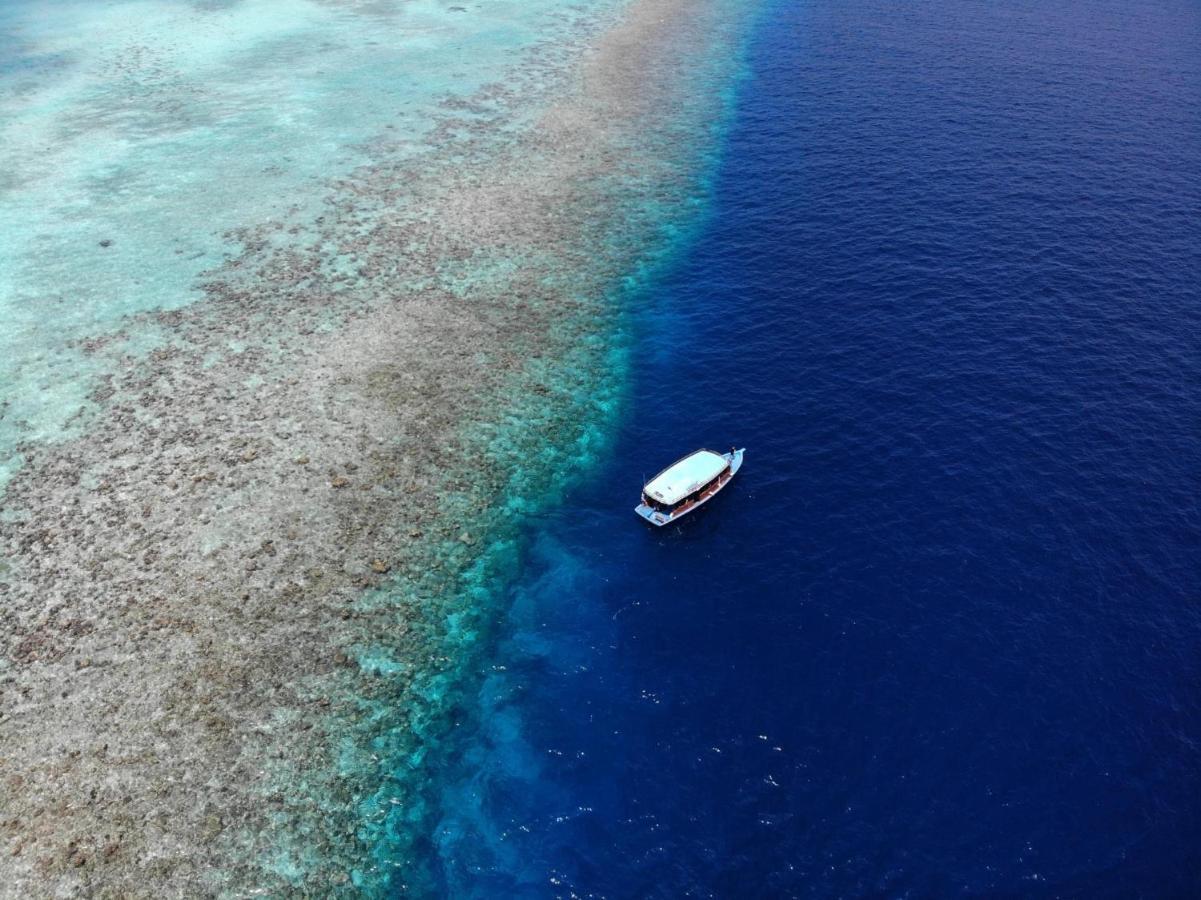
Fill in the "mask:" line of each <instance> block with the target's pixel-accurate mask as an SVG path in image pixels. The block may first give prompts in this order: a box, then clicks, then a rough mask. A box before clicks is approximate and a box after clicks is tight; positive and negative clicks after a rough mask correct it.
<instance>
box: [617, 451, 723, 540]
mask: <svg viewBox="0 0 1201 900" xmlns="http://www.w3.org/2000/svg"><path fill="white" fill-rule="evenodd" d="M744 453H746V448H745V447H744V448H743V449H741V450H731V451H730V452H729V453H718V452H716V451H715V450H697V451H695V452H693V453H689V454H688V455H687V456H685V457H684V458H683V459H678V460H676V461H675V462H673V463H672V464H671V465H670V466H668V467H667V468H666V469H664V470H663V471H662V472H660V473H659V474H658V475H656V476H655V477H654V478H652V479H651V480H650V481H648V482H647V483H646V485H645V486H644V487H643V488H642V502H641V503H639V504H638V505H637V506H635V507H634V512H636V513H638V515H640V516H642V518H644V519H646V521H648V522H650V523H651V524H652V525H656V526H663V525H666V524H668V523H669V522H675V521H678V520H679V519H681V518H682V517H684V516H686V515H688V513H690V512H692V511H693V510H694V509H697V508H698V507H700V506H701V505H703V504H705V503H708V502H709V501H710V500H712V499H713V497H714V496H716V494H717V492H718V491H720V490H721V489H722V488H724V487H725V486H726V485H727V484H729V483H730V479H731V478H733V477H734V475H735V474H737V472H738V470H739V469H740V468H741V467H742V455H743V454H744Z"/></svg>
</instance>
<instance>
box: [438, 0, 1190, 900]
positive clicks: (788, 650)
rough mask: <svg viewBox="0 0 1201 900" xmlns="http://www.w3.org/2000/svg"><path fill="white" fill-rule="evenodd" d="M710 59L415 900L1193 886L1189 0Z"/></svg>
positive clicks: (1027, 4) (843, 4)
mask: <svg viewBox="0 0 1201 900" xmlns="http://www.w3.org/2000/svg"><path fill="white" fill-rule="evenodd" d="M747 67H748V73H747V77H746V79H745V81H744V82H743V83H742V85H741V88H740V94H739V100H738V103H737V109H736V112H735V118H734V120H733V122H732V124H731V127H730V130H729V132H728V134H727V135H726V137H725V146H724V149H723V154H722V161H721V163H720V166H719V168H718V170H717V172H716V174H715V177H714V183H713V196H712V203H711V206H710V209H709V213H708V215H707V218H706V219H705V222H704V224H703V227H702V229H701V232H700V233H699V235H698V236H696V237H695V239H694V240H692V241H691V243H690V244H689V245H688V246H687V247H684V248H682V249H681V253H680V255H679V257H678V259H677V260H676V262H675V264H674V265H673V266H672V267H671V269H670V271H669V272H667V273H666V274H665V275H664V276H663V277H662V278H661V279H660V280H659V281H658V282H657V283H656V284H655V285H654V286H653V289H652V290H650V291H648V296H647V297H646V299H645V302H644V305H643V306H642V307H640V309H639V310H638V311H637V312H636V313H635V315H634V317H633V326H632V332H633V334H634V337H633V341H634V348H633V349H634V357H635V360H636V362H635V365H634V372H633V381H632V384H631V386H630V395H629V398H628V402H627V404H626V412H625V414H624V417H623V418H622V420H621V421H620V423H619V424H618V433H617V435H616V437H615V439H614V447H613V453H612V455H611V458H610V459H609V460H608V461H607V462H606V463H605V464H604V465H602V466H601V467H600V468H599V469H598V470H596V471H595V472H593V473H591V477H590V479H589V480H588V482H587V484H586V485H585V486H583V487H582V488H580V489H579V490H578V491H577V492H576V493H575V494H573V495H572V496H571V497H570V498H568V501H567V502H566V503H565V504H564V505H563V506H562V507H561V508H560V509H558V510H557V511H556V512H555V513H554V514H552V515H550V516H548V517H547V518H545V519H543V520H542V521H540V522H539V523H537V528H536V530H535V532H534V533H533V534H532V535H531V546H532V550H531V552H530V554H529V558H528V559H527V562H526V566H525V573H524V576H523V577H522V579H521V580H520V581H519V582H518V583H517V584H516V585H515V587H514V589H513V592H512V595H511V608H510V610H509V613H508V616H507V618H506V620H505V622H504V625H503V629H502V633H501V636H500V638H499V642H498V646H497V647H496V651H495V666H494V667H493V668H492V670H491V671H490V672H489V673H488V674H487V677H486V679H485V681H484V684H483V687H482V691H481V694H480V697H479V709H478V710H474V711H472V713H471V715H470V716H467V717H466V718H469V719H470V720H471V721H472V722H474V723H475V724H474V725H472V726H471V729H472V735H471V736H470V737H469V738H467V739H465V740H464V747H463V752H462V754H461V756H460V757H458V758H457V759H456V760H455V762H454V765H453V766H452V768H453V771H448V772H446V773H444V775H445V785H444V789H443V792H442V794H443V796H442V804H443V806H444V808H445V814H444V817H443V819H442V822H441V826H440V829H439V832H438V836H437V846H436V847H432V848H431V852H432V853H437V854H440V857H441V860H442V869H443V873H444V877H445V885H444V888H445V891H446V892H447V893H449V894H452V895H455V896H486V897H513V896H531V897H540V896H552V895H560V896H586V897H600V896H604V897H615V898H616V897H672V898H674V897H684V896H696V897H786V896H802V897H811V896H812V897H835V896H838V897H863V896H872V897H875V896H889V897H899V896H910V897H937V896H948V895H957V896H1034V897H1139V896H1142V897H1198V896H1201V590H1199V589H1198V581H1199V576H1201V507H1199V503H1201V500H1199V498H1201V6H1199V5H1198V4H1197V3H1195V2H1191V0H1187V2H1186V0H1157V2H1152V0H1121V2H1117V0H1098V2H1087V3H1086V2H1082V0H1016V2H1006V3H993V2H983V0H954V2H952V0H917V2H913V3H893V2H885V0H804V2H799V0H797V2H782V0H778V2H769V3H768V4H767V8H766V10H765V13H764V15H763V18H762V19H761V21H760V23H759V25H758V27H757V31H756V33H755V35H754V37H753V40H752V43H751V46H750V52H749V56H748V60H747ZM733 444H737V445H739V446H746V447H747V448H748V449H747V457H746V464H745V466H744V467H743V470H742V473H741V474H740V475H739V476H738V477H737V478H736V479H735V481H734V483H733V485H732V486H731V487H730V488H729V489H727V490H726V491H725V492H724V493H723V494H722V495H721V496H720V497H719V498H717V499H716V500H714V501H713V502H712V503H711V504H709V506H708V507H706V508H705V509H704V510H702V511H701V512H699V513H698V514H696V515H695V516H694V517H692V518H691V519H690V520H688V521H686V522H685V523H684V524H683V525H681V526H680V527H673V528H671V529H665V530H663V531H658V532H656V531H654V530H652V529H650V528H649V527H647V526H646V525H644V524H643V523H642V522H641V521H640V520H638V519H637V518H636V517H635V516H634V514H633V512H632V507H633V506H634V504H635V502H636V501H637V498H638V491H639V487H640V485H641V482H642V480H643V478H644V476H647V475H651V474H653V473H654V472H655V471H657V470H658V469H659V468H661V467H662V466H663V465H665V464H666V463H667V462H670V461H671V460H673V459H675V458H676V457H677V456H679V455H681V454H682V453H684V452H686V451H689V450H692V449H694V448H695V447H698V446H710V447H713V448H715V449H718V450H725V449H728V448H729V447H730V446H731V445H733Z"/></svg>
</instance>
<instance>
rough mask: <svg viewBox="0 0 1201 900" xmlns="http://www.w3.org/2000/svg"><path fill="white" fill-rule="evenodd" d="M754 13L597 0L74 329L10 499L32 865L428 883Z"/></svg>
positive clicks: (9, 548) (172, 892)
mask: <svg viewBox="0 0 1201 900" xmlns="http://www.w3.org/2000/svg"><path fill="white" fill-rule="evenodd" d="M384 6H387V4H384ZM375 12H377V10H368V11H366V12H363V11H362V10H358V9H357V7H356V9H355V14H364V15H366V14H375ZM745 16H746V9H745V5H744V4H741V3H734V2H717V0H713V2H700V3H697V2H692V3H684V2H682V0H633V2H630V3H628V4H624V5H613V6H607V7H598V8H596V9H594V10H591V11H586V10H582V9H575V8H573V9H571V10H569V11H568V12H567V13H565V14H564V17H561V18H560V19H559V20H557V21H558V27H556V28H555V29H554V30H553V31H551V32H548V36H547V38H546V39H545V40H535V41H532V42H529V44H528V46H525V47H523V48H522V50H521V52H520V53H516V54H514V60H513V61H512V62H511V63H510V64H508V66H507V68H506V69H505V70H504V73H503V78H500V79H499V80H497V81H493V82H489V83H487V84H483V85H480V86H478V87H477V88H475V89H473V90H472V91H471V92H470V93H469V94H466V95H447V96H444V97H443V98H442V99H441V100H440V101H439V102H438V103H437V104H436V110H435V112H433V113H431V115H430V117H429V127H428V128H426V129H424V130H422V132H421V133H420V135H419V136H417V137H414V135H412V134H408V133H406V134H404V135H403V136H401V135H397V134H394V133H393V132H394V131H396V130H397V129H394V128H389V127H388V126H387V125H383V126H381V128H380V129H379V131H378V133H377V134H376V135H375V136H374V137H373V138H372V139H371V140H369V141H366V142H363V143H362V144H361V145H359V146H357V147H356V150H355V153H356V164H355V165H353V166H352V167H351V168H349V170H348V171H346V172H345V173H343V174H340V175H338V176H336V177H330V178H327V179H325V180H324V181H322V182H321V183H320V194H319V196H318V197H316V198H314V197H312V196H308V195H306V196H303V197H298V198H296V201H295V202H293V203H290V204H289V205H288V207H287V208H285V209H282V210H281V211H280V214H279V215H277V216H274V217H272V218H270V219H267V220H263V221H257V222H251V223H240V224H239V225H237V226H236V227H233V228H230V229H227V230H225V232H224V233H223V235H222V238H221V240H222V242H223V245H224V246H227V247H236V252H233V253H230V254H228V258H227V259H226V260H225V261H224V262H222V263H221V264H219V265H217V266H215V267H212V268H210V269H209V270H208V271H207V272H205V274H204V275H203V277H202V278H201V279H200V281H199V283H198V288H197V291H198V296H197V297H195V298H193V299H192V300H191V302H187V303H184V304H177V303H173V302H168V301H167V300H164V302H163V303H161V304H160V305H159V306H157V307H154V306H148V308H144V309H139V310H132V311H129V312H127V313H124V314H122V315H121V316H119V317H116V318H115V319H113V320H112V321H111V322H108V321H106V322H105V323H104V326H103V327H93V328H92V329H90V330H87V329H84V330H82V331H81V332H80V333H79V334H76V335H73V336H72V338H71V341H70V342H69V347H68V348H67V349H68V350H69V351H70V353H72V354H74V355H75V357H77V359H78V363H77V366H78V369H79V371H80V372H83V373H85V376H81V381H86V384H87V395H86V398H85V403H84V404H83V405H82V406H81V407H80V409H79V411H78V413H76V414H74V415H73V416H72V419H71V423H70V427H69V428H64V429H63V430H62V431H61V432H58V433H55V434H53V435H50V434H47V433H45V430H44V429H43V430H41V431H36V433H35V430H30V431H29V432H28V433H26V434H25V436H24V438H22V439H21V440H19V441H17V442H16V444H15V447H16V451H17V454H18V456H17V457H16V459H17V462H16V463H14V464H13V465H12V466H11V475H10V477H9V479H8V482H7V485H6V487H5V493H4V497H3V510H4V511H3V516H2V517H0V589H2V591H3V600H2V603H3V622H2V625H0V747H2V749H0V784H3V786H4V791H3V794H2V796H0V834H2V835H3V839H4V849H3V852H2V853H0V893H3V894H4V895H5V896H31V895H50V896H113V897H116V896H121V897H133V896H145V897H165V896H202V895H224V896H250V895H259V894H265V895H271V896H280V895H287V894H298V895H299V894H305V895H311V894H317V895H323V894H329V893H342V892H345V893H347V894H364V893H365V894H368V895H371V894H378V893H382V892H386V891H387V892H402V893H404V892H408V893H423V892H426V891H428V890H429V889H430V886H431V885H432V884H433V883H434V880H435V876H436V873H432V872H430V871H429V860H428V859H426V858H425V855H424V850H425V846H427V845H423V835H424V834H425V833H426V832H427V831H428V829H429V828H430V827H431V823H430V821H429V820H428V814H427V811H426V806H427V800H426V798H425V797H424V796H423V788H424V779H423V772H424V766H425V763H426V761H427V759H428V758H429V756H430V755H431V754H436V753H437V752H439V748H440V746H441V743H442V740H443V738H444V736H445V735H447V734H449V733H451V732H453V729H454V727H455V725H456V722H457V721H458V715H459V714H458V712H457V703H458V700H457V698H458V696H459V694H458V692H459V691H460V690H461V689H462V686H463V685H464V683H466V682H468V681H470V679H471V678H473V677H474V676H475V675H477V674H478V672H479V670H480V667H481V666H482V665H484V662H483V659H482V656H481V654H482V652H483V648H485V647H486V644H487V641H486V638H487V633H488V629H489V625H490V622H491V621H492V617H493V615H494V613H495V608H494V603H493V600H494V597H495V594H496V589H497V586H498V585H499V584H502V583H503V582H504V580H505V579H506V578H507V577H509V576H510V575H511V573H512V571H513V568H514V567H515V566H516V565H517V563H518V558H519V545H520V539H519V531H520V527H521V525H522V523H523V522H524V521H525V519H526V518H527V517H528V516H530V515H532V514H535V513H536V512H537V511H538V510H539V509H540V508H543V507H544V506H545V504H547V503H551V502H553V501H554V499H555V497H556V496H557V495H558V494H559V492H560V491H561V490H562V489H563V487H564V486H565V485H567V484H568V483H569V482H570V480H571V479H572V478H573V477H578V475H579V474H580V473H581V472H582V471H584V470H585V469H586V466H587V464H588V460H589V458H590V456H591V455H592V454H595V453H596V452H599V451H600V450H601V449H603V445H604V425H605V422H606V420H607V419H608V417H610V416H611V415H612V414H613V411H614V409H615V408H616V406H617V405H618V404H619V403H620V392H621V385H622V366H623V360H622V353H623V350H622V338H621V328H622V314H623V308H624V306H623V304H625V303H627V302H630V298H631V297H632V296H634V295H635V294H636V293H637V290H638V284H639V282H638V274H639V273H640V272H645V271H646V270H647V269H648V268H651V267H653V266H654V265H655V264H656V261H657V260H659V259H661V258H662V256H663V254H665V253H667V252H669V251H670V247H671V244H672V241H673V239H674V238H675V236H676V235H677V234H678V232H679V229H681V228H682V227H684V226H685V225H686V224H687V222H688V221H689V219H690V217H691V216H694V215H695V214H696V212H697V209H698V207H699V205H700V204H701V202H702V201H701V195H702V194H703V184H702V181H703V172H704V167H705V161H706V158H707V154H709V153H710V152H711V151H712V144H713V140H714V137H715V134H716V131H717V127H718V122H719V121H720V119H721V116H722V110H723V104H724V102H725V100H724V94H723V91H724V90H725V89H727V88H728V86H729V83H730V79H731V78H732V76H733V74H734V72H735V71H736V69H737V60H736V56H737V54H736V48H737V44H738V39H739V35H740V34H741V29H742V28H743V24H744V19H745ZM384 39H386V38H384ZM9 389H10V388H9V387H6V391H8V390H9ZM18 399H19V403H20V404H27V403H28V398H18ZM13 402H14V405H16V404H17V403H18V401H17V400H14V401H13Z"/></svg>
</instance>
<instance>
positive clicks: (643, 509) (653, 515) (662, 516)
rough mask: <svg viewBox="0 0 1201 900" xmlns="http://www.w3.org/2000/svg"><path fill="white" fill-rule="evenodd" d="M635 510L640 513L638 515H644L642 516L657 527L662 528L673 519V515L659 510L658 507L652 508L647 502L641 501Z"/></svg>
mask: <svg viewBox="0 0 1201 900" xmlns="http://www.w3.org/2000/svg"><path fill="white" fill-rule="evenodd" d="M634 512H636V513H638V515H640V516H642V518H644V519H646V521H648V522H650V523H651V524H652V525H654V526H655V527H656V528H661V527H662V526H664V525H666V524H667V523H668V522H670V521H671V516H669V515H668V514H667V513H663V512H659V510H657V509H652V508H651V507H649V506H647V505H646V504H645V503H639V504H638V505H637V506H635V507H634Z"/></svg>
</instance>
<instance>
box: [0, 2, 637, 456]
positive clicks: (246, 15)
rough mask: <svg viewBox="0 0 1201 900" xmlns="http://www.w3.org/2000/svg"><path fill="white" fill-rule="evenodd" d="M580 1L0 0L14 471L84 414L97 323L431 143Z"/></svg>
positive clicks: (108, 328) (7, 410) (167, 294)
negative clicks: (367, 164)
mask: <svg viewBox="0 0 1201 900" xmlns="http://www.w3.org/2000/svg"><path fill="white" fill-rule="evenodd" d="M618 5H619V4H617V3H613V4H602V5H600V6H598V7H596V8H594V9H592V10H590V11H589V14H590V15H592V16H595V15H597V14H598V12H599V11H601V10H603V9H604V8H606V6H608V7H609V8H615V7H617V6H618ZM578 18H579V15H578V12H577V11H574V10H573V7H572V5H571V4H569V3H565V2H561V0H532V2H520V3H519V2H490V3H486V4H484V3H452V2H434V0H415V2H405V3H399V2H396V3H393V2H381V3H374V4H358V3H337V2H333V3H320V2H304V0H244V2H233V3H222V2H214V3H204V2H198V3H192V4H180V3H169V2H154V0H116V2H107V3H90V2H76V3H70V2H68V3H60V4H44V3H33V2H15V3H7V4H4V5H3V6H2V7H0V58H2V59H3V65H2V66H0V322H3V325H4V327H3V328H0V384H3V385H4V396H3V403H4V406H3V407H0V414H2V418H0V479H2V478H3V477H4V476H5V474H6V473H9V474H11V470H12V468H13V467H14V466H15V465H16V464H17V463H18V458H17V457H16V455H15V448H16V446H17V444H18V443H19V442H21V441H24V440H47V439H54V438H55V437H57V436H61V435H63V434H64V433H65V431H66V430H67V429H68V428H70V427H86V419H78V418H76V416H77V414H78V413H79V412H80V411H81V409H82V410H86V409H87V407H88V402H87V397H88V394H89V392H90V390H91V385H92V379H93V378H94V376H95V375H96V374H98V372H97V370H96V365H95V364H94V363H93V362H92V361H91V360H89V359H88V358H87V356H86V355H85V354H84V353H81V352H80V348H79V346H78V344H77V342H78V341H80V340H82V339H86V338H91V337H96V336H99V335H104V334H109V333H111V332H114V331H117V330H118V329H120V328H121V325H122V319H123V317H126V316H129V315H131V314H134V313H139V312H143V311H146V310H155V309H171V308H175V307H179V306H182V305H186V304H189V303H192V302H195V301H196V300H197V299H199V298H200V297H201V296H202V292H201V291H200V288H199V282H200V279H201V276H202V275H203V273H205V272H206V271H209V270H212V269H213V268H214V267H216V266H218V265H220V264H221V263H222V262H224V261H225V260H227V259H229V258H230V257H232V256H234V255H236V253H237V252H238V251H239V249H240V245H239V243H238V240H237V238H238V235H237V233H236V231H235V230H236V229H239V228H242V227H251V226H261V225H264V224H268V223H271V222H274V221H281V220H283V219H284V218H285V217H288V218H289V221H290V222H294V221H300V222H303V221H305V220H306V219H309V220H311V219H312V218H314V217H315V216H316V215H319V213H320V204H321V203H322V201H323V198H324V197H325V194H326V188H325V185H326V184H327V183H328V181H329V180H330V179H332V178H335V177H337V176H338V175H340V174H343V173H346V172H348V171H350V170H351V169H352V168H353V167H354V166H355V165H357V164H361V163H362V162H364V161H365V160H366V159H367V158H368V156H369V151H370V149H371V148H372V146H374V145H376V144H378V142H379V141H380V140H381V139H383V138H386V139H387V143H388V153H389V154H390V155H391V156H392V157H394V158H395V157H403V156H404V155H405V154H406V153H407V152H409V151H410V150H412V151H416V150H420V149H421V148H422V147H423V138H424V137H425V136H426V135H427V134H428V132H429V130H430V128H431V127H432V126H433V125H434V123H435V122H436V121H437V119H438V117H439V115H440V114H441V113H442V112H443V111H444V110H445V108H446V105H447V103H448V102H449V101H453V100H454V98H467V97H469V96H471V95H473V94H475V93H477V92H478V91H479V90H480V88H481V87H482V86H484V85H488V84H491V83H493V82H496V81H498V80H501V79H503V77H504V76H505V75H506V73H507V72H508V70H509V69H510V68H511V67H512V66H514V65H515V64H516V63H517V62H518V61H519V60H520V59H521V58H522V54H523V53H527V52H528V51H530V49H531V48H532V47H534V46H535V45H539V44H549V45H550V46H552V47H553V38H554V36H555V35H556V34H557V33H560V32H564V31H568V30H570V29H571V28H572V27H573V26H574V24H575V22H576V20H577V19H578ZM286 239H289V240H293V241H296V242H297V243H300V242H302V241H303V240H304V239H305V233H304V232H303V230H302V231H301V232H300V233H299V234H293V235H291V236H288V237H287V238H286ZM122 338H123V339H125V340H126V341H127V342H128V346H129V349H130V350H131V351H132V352H141V351H142V350H144V349H146V348H147V347H149V346H153V344H154V343H155V342H156V341H157V340H158V335H157V334H156V333H155V332H154V330H153V329H152V328H150V327H149V326H142V327H141V328H140V330H138V331H134V332H129V333H125V334H122Z"/></svg>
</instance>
